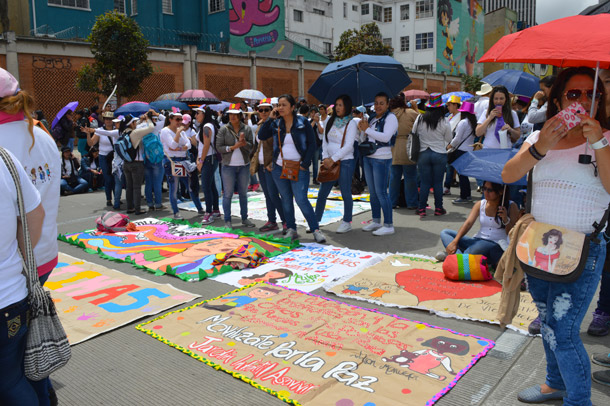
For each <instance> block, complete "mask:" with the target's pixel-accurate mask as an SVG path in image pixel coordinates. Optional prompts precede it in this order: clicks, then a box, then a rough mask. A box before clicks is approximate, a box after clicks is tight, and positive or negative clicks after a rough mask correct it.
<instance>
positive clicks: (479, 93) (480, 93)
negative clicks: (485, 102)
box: [477, 83, 494, 96]
mask: <svg viewBox="0 0 610 406" xmlns="http://www.w3.org/2000/svg"><path fill="white" fill-rule="evenodd" d="M492 90H494V89H493V87H491V85H490V84H489V83H483V84H482V85H481V90H479V91H477V96H484V95H486V94H487V93H491V91H492Z"/></svg>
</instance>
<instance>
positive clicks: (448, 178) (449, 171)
mask: <svg viewBox="0 0 610 406" xmlns="http://www.w3.org/2000/svg"><path fill="white" fill-rule="evenodd" d="M454 173H455V169H453V166H451V165H449V164H447V165H445V183H443V186H444V187H446V188H447V189H451V182H453V174H454Z"/></svg>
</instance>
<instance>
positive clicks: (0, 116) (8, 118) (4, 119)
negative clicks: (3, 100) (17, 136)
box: [0, 111, 25, 125]
mask: <svg viewBox="0 0 610 406" xmlns="http://www.w3.org/2000/svg"><path fill="white" fill-rule="evenodd" d="M23 119H25V116H24V115H23V113H22V112H21V111H20V112H19V113H17V114H9V113H6V112H4V111H0V125H2V124H6V123H12V122H13V121H22V120H23Z"/></svg>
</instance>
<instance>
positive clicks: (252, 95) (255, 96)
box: [235, 89, 266, 100]
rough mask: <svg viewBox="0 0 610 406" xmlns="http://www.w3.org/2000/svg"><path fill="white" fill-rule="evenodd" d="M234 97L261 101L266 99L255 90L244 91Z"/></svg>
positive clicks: (261, 93)
mask: <svg viewBox="0 0 610 406" xmlns="http://www.w3.org/2000/svg"><path fill="white" fill-rule="evenodd" d="M235 97H240V98H242V99H249V100H263V99H266V96H265V95H264V94H263V92H260V91H258V90H255V89H244V90H242V91H241V92H239V93H237V94H236V95H235Z"/></svg>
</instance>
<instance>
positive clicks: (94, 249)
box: [60, 218, 297, 281]
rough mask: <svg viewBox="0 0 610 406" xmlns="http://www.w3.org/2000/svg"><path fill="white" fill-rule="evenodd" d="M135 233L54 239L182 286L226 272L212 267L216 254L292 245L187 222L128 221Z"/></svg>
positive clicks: (284, 248) (225, 268)
mask: <svg viewBox="0 0 610 406" xmlns="http://www.w3.org/2000/svg"><path fill="white" fill-rule="evenodd" d="M133 224H135V225H136V227H137V231H135V232H118V233H100V232H98V231H97V230H88V231H84V232H82V233H75V234H69V235H66V236H60V240H62V241H65V242H68V243H70V244H73V245H77V246H79V247H82V248H84V249H85V250H86V251H87V252H89V253H97V254H98V255H100V256H101V257H102V258H106V259H110V260H112V261H119V262H129V263H131V264H133V265H134V266H136V267H138V268H142V269H145V270H147V271H149V272H153V273H155V274H163V273H167V274H169V275H172V276H176V277H178V278H180V279H183V280H186V281H197V280H202V279H205V278H208V277H211V276H214V275H218V274H220V273H224V272H230V271H232V268H231V267H229V266H226V265H214V264H212V262H213V261H214V260H215V259H217V258H219V255H222V254H225V253H227V252H231V251H233V250H235V249H237V248H239V247H242V246H244V245H247V247H248V249H249V250H255V249H256V250H260V251H262V252H263V253H264V254H265V255H266V256H267V257H273V256H275V255H279V254H281V253H283V252H286V251H288V250H289V249H290V248H292V247H295V246H296V245H297V244H296V243H294V242H291V241H289V240H288V239H281V238H275V237H272V236H261V235H256V234H254V233H246V232H243V231H241V230H230V232H222V231H215V230H211V229H207V228H199V227H192V226H191V225H190V224H188V222H185V221H182V222H176V221H172V220H157V219H154V218H146V219H142V220H136V221H134V222H133Z"/></svg>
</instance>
